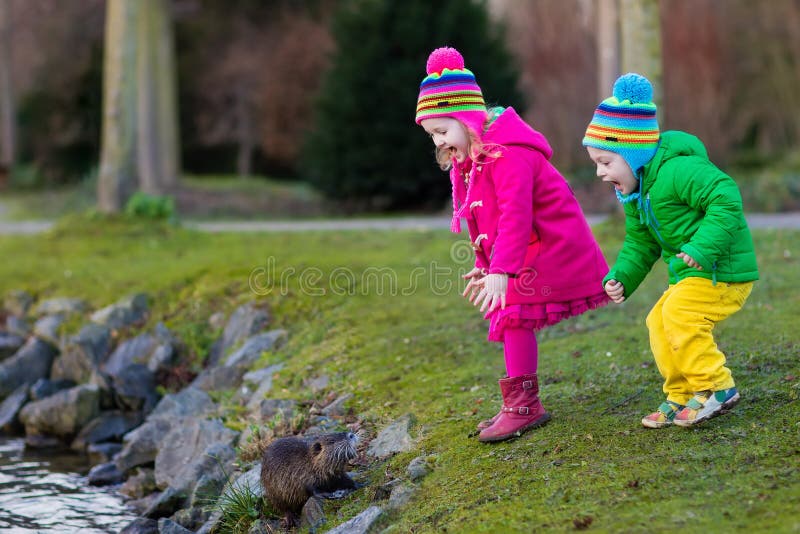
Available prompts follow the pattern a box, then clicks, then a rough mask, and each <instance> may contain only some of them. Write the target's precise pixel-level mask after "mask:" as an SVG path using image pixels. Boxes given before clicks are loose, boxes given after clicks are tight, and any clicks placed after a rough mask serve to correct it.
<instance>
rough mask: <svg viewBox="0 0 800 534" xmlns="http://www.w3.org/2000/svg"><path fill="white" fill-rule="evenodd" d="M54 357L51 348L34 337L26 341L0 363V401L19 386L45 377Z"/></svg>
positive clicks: (54, 353)
mask: <svg viewBox="0 0 800 534" xmlns="http://www.w3.org/2000/svg"><path fill="white" fill-rule="evenodd" d="M55 357H56V351H55V349H54V348H53V347H51V346H50V345H48V344H47V343H45V342H44V341H41V340H39V339H37V338H35V337H32V338H30V339H28V341H27V342H26V343H25V344H24V345H23V346H22V347H21V348H20V349H19V350H18V351H17V352H16V353H15V354H14V355H13V356H11V357H10V358H8V359H6V360H4V361H3V362H2V363H0V399H2V398H5V397H6V396H7V395H8V394H9V393H11V392H12V391H14V390H15V389H16V388H17V387H18V386H19V385H20V384H25V383H27V384H32V383H34V382H36V381H37V380H39V379H40V378H44V377H46V376H47V375H48V374H49V373H50V367H51V365H52V364H53V360H54V359H55Z"/></svg>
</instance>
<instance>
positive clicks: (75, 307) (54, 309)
mask: <svg viewBox="0 0 800 534" xmlns="http://www.w3.org/2000/svg"><path fill="white" fill-rule="evenodd" d="M87 309H88V306H87V304H86V301H84V300H81V299H76V298H53V299H47V300H43V301H42V302H40V303H39V304H38V305H37V306H36V311H35V312H34V314H35V315H37V316H40V315H62V314H63V315H69V314H72V313H83V312H85V311H86V310H87Z"/></svg>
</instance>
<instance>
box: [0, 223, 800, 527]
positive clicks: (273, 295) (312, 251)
mask: <svg viewBox="0 0 800 534" xmlns="http://www.w3.org/2000/svg"><path fill="white" fill-rule="evenodd" d="M620 226H621V225H620V224H619V223H618V222H615V221H610V222H609V223H605V224H604V225H602V226H600V227H598V228H596V231H597V234H598V238H599V239H600V242H601V245H602V246H603V249H604V252H605V253H606V255H607V257H609V258H613V257H614V256H615V255H616V252H617V250H618V248H619V245H620V243H621V238H622V235H621V233H620V232H621V228H620ZM755 241H756V248H757V252H758V257H759V261H760V270H761V274H762V280H761V281H760V282H758V283H757V284H756V287H755V289H754V291H753V293H752V295H751V297H750V299H749V301H748V302H747V304H746V306H745V308H744V309H743V310H742V311H741V312H740V313H738V314H737V315H734V316H733V317H732V318H730V319H729V320H727V321H725V322H723V323H721V324H720V325H719V326H718V328H717V341H718V343H719V345H720V347H721V348H722V349H723V350H724V351H725V352H726V353H727V355H728V357H729V366H730V367H731V369H732V370H733V374H734V378H735V379H736V381H737V386H738V387H739V388H740V391H741V393H742V397H743V400H742V402H741V403H740V404H739V406H737V407H736V409H735V410H734V411H733V412H732V413H731V414H729V415H726V416H724V417H721V418H718V419H715V420H713V421H711V422H710V423H708V424H706V425H705V426H701V427H699V428H695V429H681V428H667V429H664V430H646V429H644V428H642V427H641V425H640V423H639V419H640V418H641V417H642V416H643V415H644V414H646V413H649V412H650V411H652V410H653V409H654V408H655V407H657V406H658V404H659V403H660V402H661V401H662V400H663V398H662V393H661V380H660V377H659V375H658V372H657V370H656V368H655V365H654V363H653V359H652V356H651V355H650V352H649V348H648V341H647V330H646V328H645V325H644V317H645V315H646V313H647V311H648V310H649V307H650V306H651V305H652V304H653V303H654V302H655V300H656V299H657V296H658V295H659V294H660V293H661V291H663V289H664V287H665V283H666V273H665V272H664V269H662V267H661V266H658V267H657V268H656V269H655V270H654V272H653V273H652V274H651V276H650V277H649V278H648V279H647V280H646V281H645V283H644V284H643V285H642V286H641V288H640V289H639V290H638V291H637V293H636V294H635V295H634V296H633V297H632V298H631V299H630V300H629V301H628V302H626V303H625V304H624V305H621V306H614V305H612V306H610V307H607V308H605V309H601V310H596V311H594V312H590V313H587V314H585V315H583V316H581V317H578V318H573V319H571V320H569V321H566V322H563V323H561V324H559V325H557V326H555V327H552V328H550V329H548V330H546V331H544V332H542V333H541V335H540V369H539V375H540V381H541V383H542V399H543V402H544V405H545V407H547V409H548V410H549V411H550V412H551V413H552V415H553V420H552V421H551V422H550V423H549V424H548V425H547V426H545V427H543V428H541V429H538V430H535V431H532V432H529V433H527V434H525V435H524V436H523V437H521V438H519V439H516V440H513V441H510V442H505V443H500V444H495V445H484V444H480V443H478V442H477V440H476V439H475V438H474V437H473V436H472V433H473V430H474V426H475V424H476V423H477V422H478V421H479V420H480V419H482V418H484V417H486V416H489V415H493V414H494V413H495V411H496V410H497V408H498V406H499V401H500V398H499V392H498V389H497V383H496V380H497V378H498V377H499V376H500V375H501V373H502V372H503V361H502V352H501V350H500V347H499V346H498V345H493V344H489V343H488V342H487V341H485V338H486V326H485V324H484V322H483V320H482V319H481V317H480V314H479V313H478V312H477V311H476V310H474V309H473V308H472V307H470V306H469V305H468V304H467V303H465V302H464V301H463V299H462V298H461V296H460V287H461V285H462V284H461V282H460V281H459V274H460V273H461V272H464V271H465V270H467V268H468V267H469V260H467V259H466V255H464V254H462V252H464V251H465V247H464V243H463V242H458V240H457V238H456V237H455V236H452V235H451V234H449V233H448V232H446V231H438V232H358V231H353V232H338V233H305V234H296V233H293V234H285V235H279V234H263V235H257V234H246V235H235V234H227V235H225V234H214V235H212V234H201V233H195V232H190V231H187V230H182V229H176V228H171V227H168V226H154V225H148V224H138V223H124V222H120V221H116V222H115V221H106V220H103V221H87V220H86V219H83V218H77V219H69V220H64V221H62V223H61V224H60V225H59V226H58V228H57V229H56V230H54V231H53V232H52V233H50V234H47V235H44V236H37V237H30V236H25V237H3V236H0V257H2V258H3V261H2V262H0V295H3V294H5V293H7V292H8V291H10V290H13V289H26V290H28V291H31V292H32V293H34V294H35V295H36V296H37V297H39V298H48V297H55V296H77V297H83V298H85V299H87V300H89V301H90V302H91V303H92V305H93V306H94V307H100V306H104V305H106V304H109V303H111V302H113V301H115V300H117V299H118V298H120V297H122V296H124V295H126V294H128V293H130V292H133V291H145V292H147V293H149V294H150V296H151V297H152V298H151V305H152V313H151V317H150V319H149V322H148V325H147V327H146V328H150V327H151V326H152V325H153V324H155V322H157V321H163V322H165V323H166V324H167V326H169V327H170V328H172V329H173V330H174V331H175V332H176V333H177V334H178V335H179V336H181V337H182V339H184V341H186V343H187V345H188V347H189V349H190V351H191V354H192V355H193V357H194V358H195V359H197V360H199V359H200V358H202V357H203V356H204V354H205V351H206V350H207V348H208V346H209V345H210V343H211V341H213V338H214V335H215V334H216V333H215V332H211V331H210V329H209V328H208V326H207V319H208V317H209V315H211V314H212V313H214V312H217V311H223V312H226V313H230V311H231V310H232V309H234V307H235V306H237V305H238V304H240V303H242V302H245V301H248V300H255V301H256V302H258V303H261V304H263V305H265V306H268V307H269V308H270V309H271V312H272V314H273V316H274V320H275V324H276V325H277V326H280V327H284V328H286V329H288V330H289V332H290V340H289V342H288V344H287V345H285V346H284V347H283V348H281V349H280V350H279V351H278V352H276V353H274V354H266V355H264V356H263V357H262V361H261V362H260V364H261V365H263V364H267V363H274V362H277V361H285V362H286V367H285V368H284V370H283V371H281V373H280V374H279V375H278V376H277V378H276V380H275V386H274V388H273V395H274V396H277V397H285V398H295V399H299V400H302V401H305V400H313V399H321V398H324V397H326V396H327V395H328V394H329V393H336V394H343V393H352V394H353V395H354V397H353V399H352V400H351V401H350V404H349V406H350V407H351V408H352V410H353V412H354V414H356V415H357V416H358V417H360V418H361V419H362V421H363V427H364V428H365V429H366V431H367V432H368V434H369V435H374V433H375V432H376V431H378V430H380V429H381V428H383V426H385V425H386V424H387V423H389V422H391V421H393V420H395V419H397V418H398V417H400V416H402V415H404V414H409V413H410V414H412V415H413V418H414V426H413V434H414V436H415V438H416V446H415V449H414V450H413V451H412V452H408V453H403V454H400V455H397V456H395V457H393V458H391V459H389V460H387V461H379V462H373V463H372V464H371V465H370V466H369V467H366V468H364V469H363V470H362V471H361V475H362V477H363V478H364V479H365V480H366V481H367V482H368V486H367V487H366V488H364V489H362V490H359V491H357V492H356V493H354V494H353V495H351V496H349V497H348V498H346V499H344V500H342V501H328V502H326V514H327V515H328V518H329V521H330V522H331V523H332V524H336V523H338V522H340V521H343V520H345V519H348V518H350V517H352V516H354V515H356V514H357V513H359V512H360V511H362V510H364V509H365V508H366V507H367V506H369V505H370V504H371V503H372V499H373V498H374V496H375V488H376V487H377V486H378V485H380V484H382V483H384V482H386V481H387V480H389V479H391V478H392V477H401V478H406V474H405V468H406V466H407V465H408V463H409V462H410V460H411V459H413V458H414V457H416V456H418V455H421V454H424V455H428V457H429V461H430V463H431V465H432V467H433V471H432V473H431V474H430V475H428V476H427V477H426V478H424V479H423V480H422V481H421V483H420V484H419V489H418V491H417V492H416V494H415V496H414V498H413V499H412V501H411V502H410V503H409V504H408V505H406V506H405V507H403V508H401V509H400V510H398V511H395V512H391V513H388V514H387V515H386V516H384V518H383V519H382V522H383V525H384V527H388V528H389V530H388V532H397V533H405V532H444V531H449V532H493V533H498V532H542V531H547V532H551V531H552V532H568V531H573V530H576V529H584V528H586V529H588V530H592V531H597V532H677V531H681V530H688V529H691V530H692V531H704V532H729V531H734V532H744V531H749V532H797V531H798V530H800V519H798V516H797V510H798V509H800V440H799V439H798V438H799V437H800V417H798V413H800V409H799V408H798V406H799V405H798V403H797V399H798V396H799V395H800V363H799V361H798V352H800V336H798V324H800V323H798V314H799V313H800V284H798V282H800V276H799V274H798V273H800V269H798V267H799V266H800V261H798V259H799V258H800V232H797V231H758V232H756V233H755ZM73 327H75V325H73ZM320 375H327V376H329V377H330V382H329V385H328V387H327V390H326V391H324V392H321V393H318V394H316V396H315V395H314V394H312V393H311V392H310V390H307V389H306V388H305V387H304V386H303V379H304V378H309V377H317V376H320ZM239 417H241V416H240V415H237V412H236V411H235V410H232V411H231V412H230V414H229V415H228V418H227V420H228V423H229V424H231V425H232V426H237V425H238V426H242V425H245V424H246V422H244V421H241V420H237V418H239ZM331 523H329V524H331Z"/></svg>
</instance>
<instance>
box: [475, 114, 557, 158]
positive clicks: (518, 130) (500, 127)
mask: <svg viewBox="0 0 800 534" xmlns="http://www.w3.org/2000/svg"><path fill="white" fill-rule="evenodd" d="M481 140H482V141H483V142H484V143H485V144H492V143H495V144H498V145H501V146H506V147H507V146H512V145H516V146H523V147H529V148H532V149H534V150H538V151H539V152H541V153H542V154H543V155H544V157H545V158H546V159H548V160H549V159H550V157H551V156H552V155H553V149H552V148H550V143H548V142H547V139H546V138H545V137H544V135H542V134H541V133H539V132H537V131H536V130H534V129H533V128H531V127H530V126H529V125H528V124H527V123H526V122H525V121H523V120H522V118H520V116H519V115H518V114H517V112H516V111H515V110H514V108H511V107H509V108H506V109H504V110H503V112H502V113H501V114H500V115H499V116H498V117H497V118H496V119H495V120H494V121H493V122H492V123H491V124H490V125H489V129H488V130H486V132H485V133H484V134H483V137H482V138H481Z"/></svg>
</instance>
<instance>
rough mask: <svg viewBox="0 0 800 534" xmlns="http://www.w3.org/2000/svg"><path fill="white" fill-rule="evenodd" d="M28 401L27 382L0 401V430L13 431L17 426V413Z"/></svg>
mask: <svg viewBox="0 0 800 534" xmlns="http://www.w3.org/2000/svg"><path fill="white" fill-rule="evenodd" d="M26 402H28V384H22V385H21V386H20V387H18V388H17V389H15V390H14V391H13V392H12V393H11V395H9V396H8V397H6V399H5V400H4V401H3V402H2V403H0V431H3V432H7V433H9V434H11V433H14V432H15V431H16V430H17V429H18V427H19V419H18V417H17V416H18V414H19V410H20V409H21V408H22V406H23V405H24V404H25V403H26Z"/></svg>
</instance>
